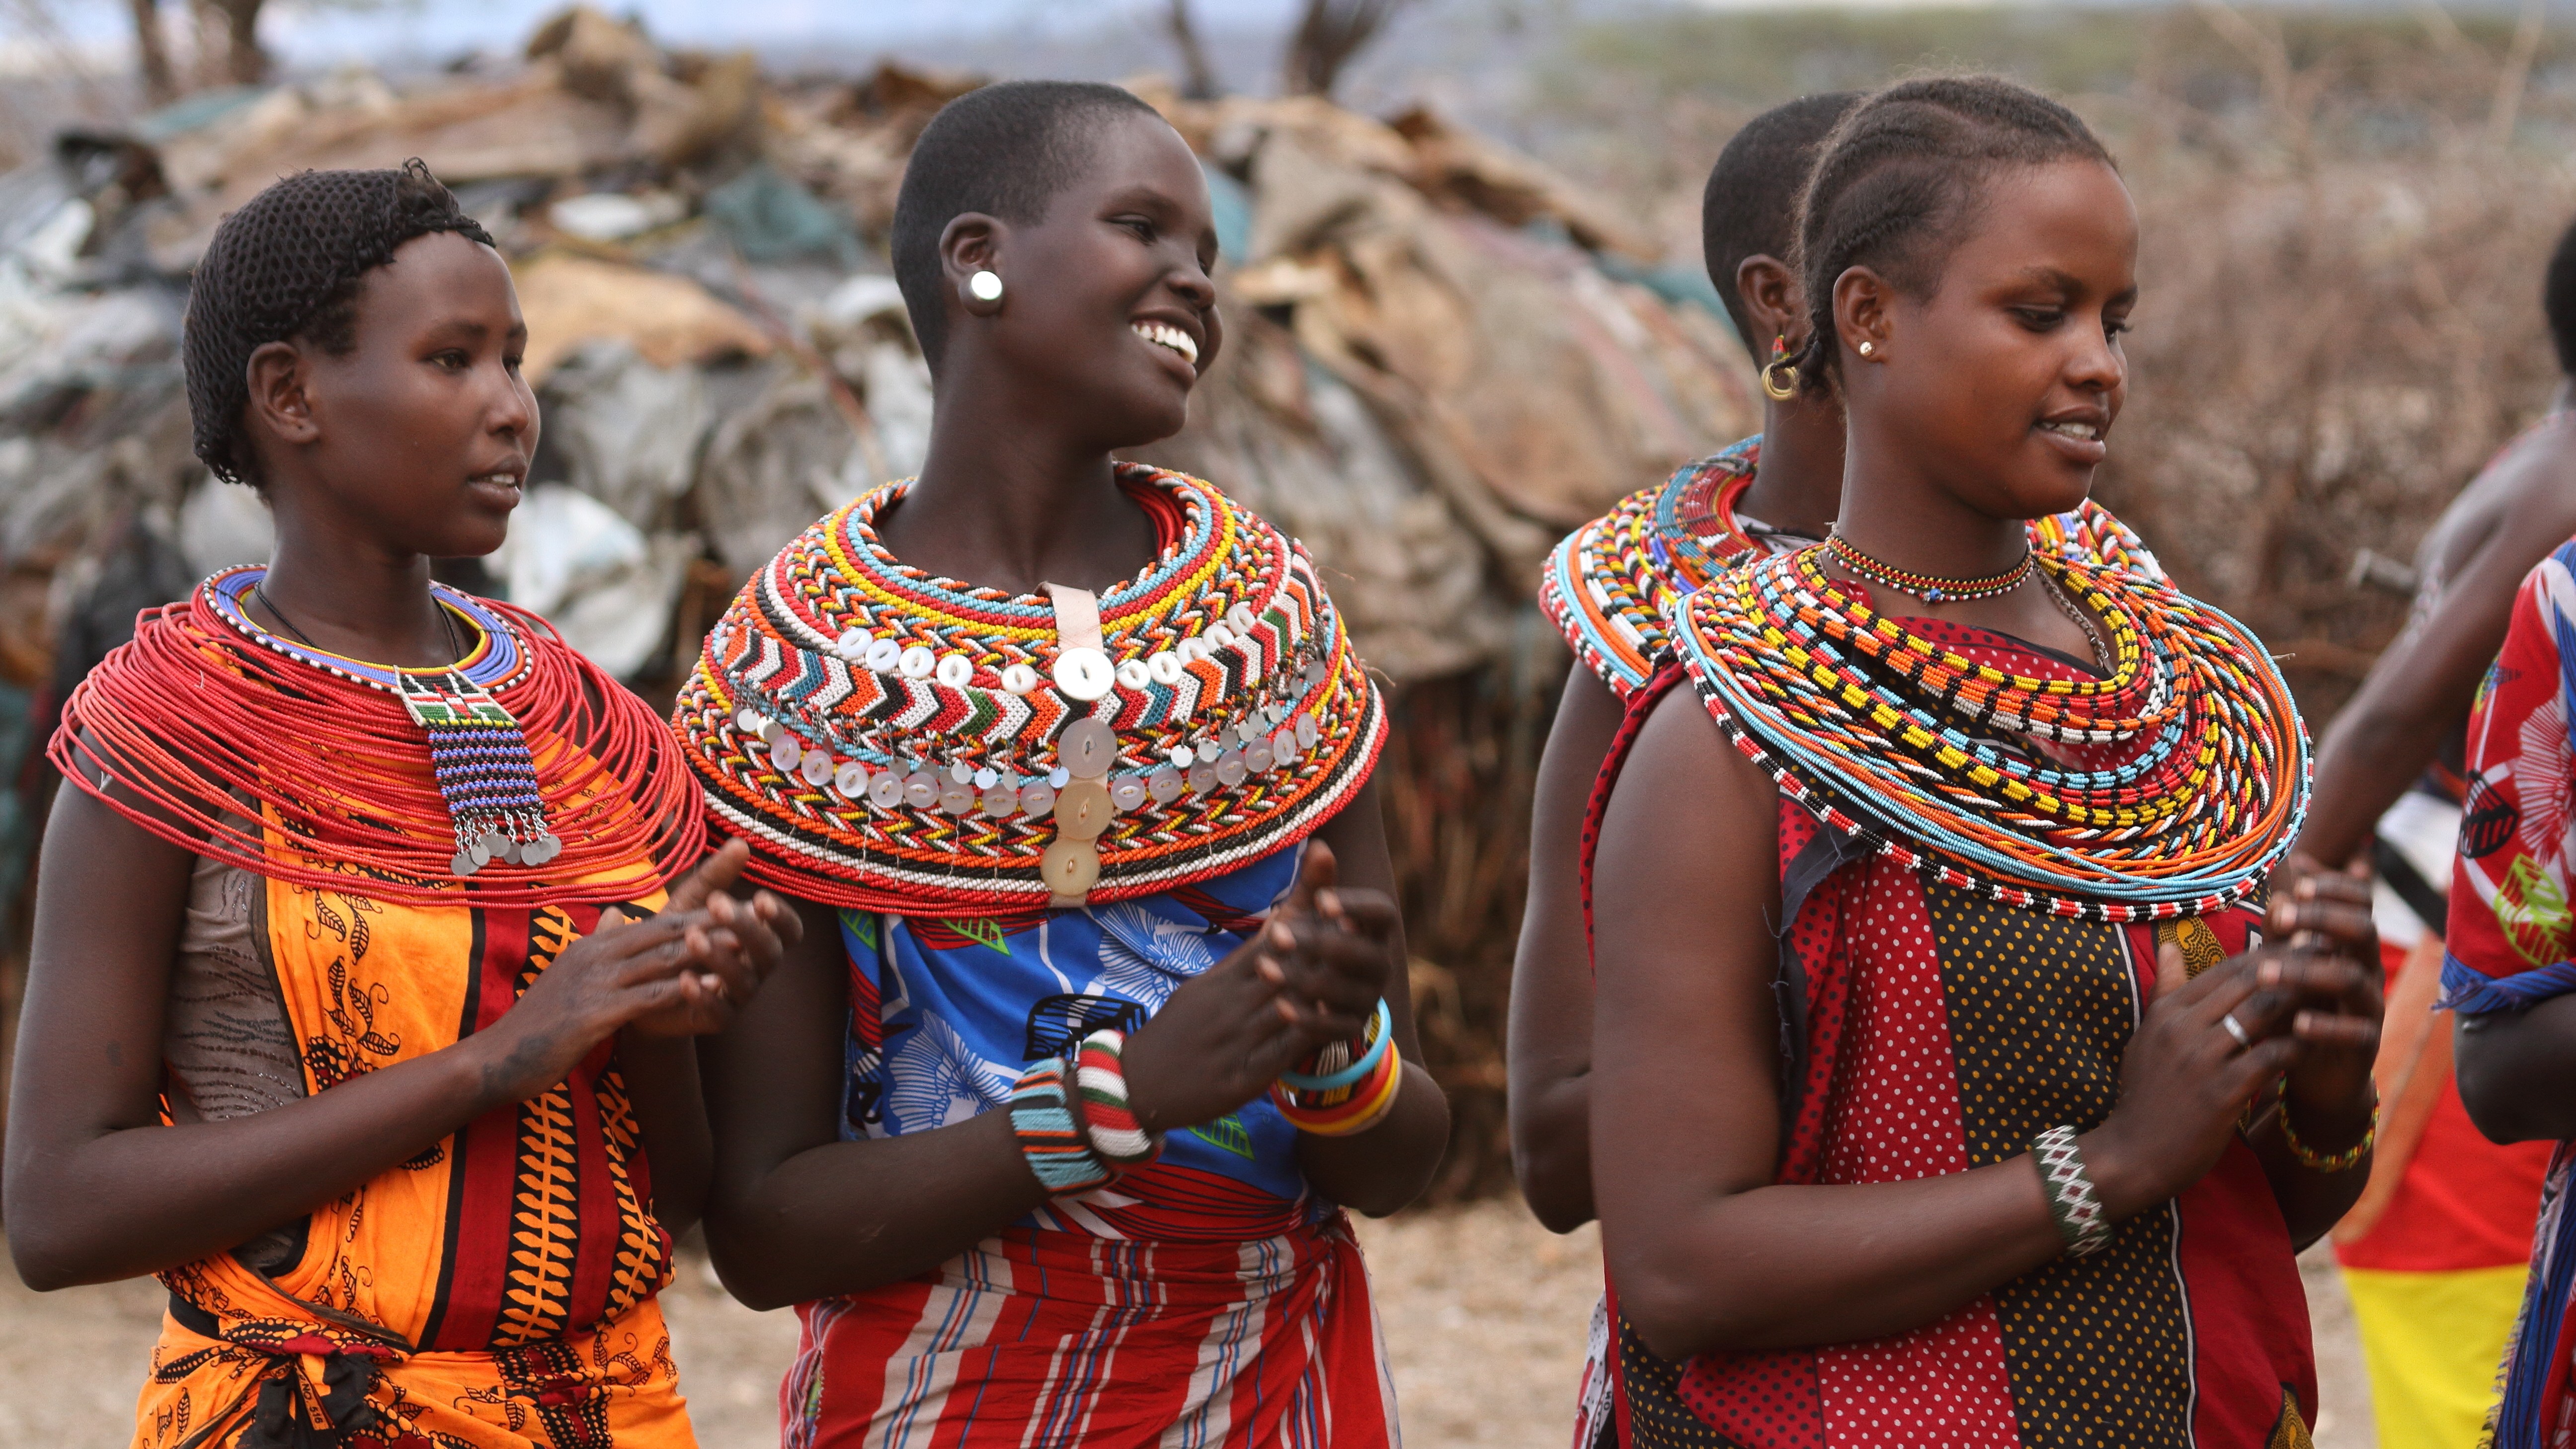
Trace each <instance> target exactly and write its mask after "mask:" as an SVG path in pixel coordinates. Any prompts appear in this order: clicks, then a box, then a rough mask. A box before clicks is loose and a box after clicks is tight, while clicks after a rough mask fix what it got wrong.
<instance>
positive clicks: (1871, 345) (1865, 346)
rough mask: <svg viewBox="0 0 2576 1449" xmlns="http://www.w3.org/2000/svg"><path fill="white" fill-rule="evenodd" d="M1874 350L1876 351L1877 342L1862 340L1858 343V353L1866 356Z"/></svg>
mask: <svg viewBox="0 0 2576 1449" xmlns="http://www.w3.org/2000/svg"><path fill="white" fill-rule="evenodd" d="M1876 351H1878V344H1877V343H1875V342H1864V343H1862V344H1861V345H1860V355H1861V356H1863V357H1867V356H1869V355H1870V354H1872V353H1874V352H1876Z"/></svg>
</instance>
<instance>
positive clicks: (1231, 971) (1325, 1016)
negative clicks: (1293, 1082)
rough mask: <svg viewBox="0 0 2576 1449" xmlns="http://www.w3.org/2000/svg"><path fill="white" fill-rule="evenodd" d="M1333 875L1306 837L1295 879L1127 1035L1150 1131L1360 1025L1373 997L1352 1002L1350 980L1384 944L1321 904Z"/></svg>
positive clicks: (1235, 1094)
mask: <svg viewBox="0 0 2576 1449" xmlns="http://www.w3.org/2000/svg"><path fill="white" fill-rule="evenodd" d="M1335 878H1336V868H1335V865H1334V861H1333V853H1332V851H1331V850H1330V849H1329V848H1327V847H1326V846H1324V845H1323V844H1321V843H1320V842H1316V843H1313V844H1310V845H1308V846H1307V848H1306V855H1305V859H1304V860H1303V861H1302V862H1301V863H1300V865H1299V866H1298V871H1297V883H1296V885H1295V886H1293V887H1292V888H1291V889H1290V890H1289V892H1288V895H1287V897H1286V899H1284V900H1282V901H1281V902H1280V903H1279V905H1278V906H1277V907H1275V908H1274V909H1273V910H1272V911H1271V913H1270V919H1269V920H1268V921H1267V922H1265V923H1264V924H1263V926H1262V927H1261V929H1260V930H1258V931H1256V932H1254V933H1253V934H1252V936H1251V937H1250V938H1248V939H1247V940H1245V941H1244V943H1243V944H1242V945H1240V946H1237V947H1235V948H1234V950H1233V951H1232V952H1230V953H1228V954H1227V956H1226V958H1225V959H1224V960H1222V961H1219V962H1218V963H1217V964H1216V965H1214V966H1212V967H1210V968H1209V969H1207V970H1206V971H1203V972H1201V973H1200V974H1199V975H1197V976H1195V977H1193V978H1191V979H1190V980H1189V981H1187V982H1184V983H1182V985H1181V986H1180V988H1179V989H1178V990H1176V991H1174V992H1173V993H1172V995H1171V999H1170V1000H1169V1001H1166V1002H1165V1003H1164V1004H1163V1009H1162V1010H1160V1011H1158V1012H1156V1013H1155V1014H1154V1019H1153V1020H1152V1021H1149V1022H1147V1023H1146V1024H1145V1025H1144V1026H1142V1027H1139V1028H1138V1029H1137V1031H1136V1033H1135V1035H1134V1036H1132V1037H1131V1038H1129V1040H1128V1042H1127V1045H1126V1048H1125V1050H1124V1052H1123V1053H1122V1060H1121V1065H1122V1066H1123V1067H1124V1069H1125V1071H1126V1076H1127V1105H1128V1106H1129V1108H1130V1109H1132V1110H1133V1111H1134V1112H1135V1113H1136V1119H1137V1121H1138V1122H1139V1123H1141V1124H1142V1125H1143V1126H1144V1127H1145V1129H1146V1130H1147V1131H1151V1132H1160V1131H1168V1130H1170V1129H1172V1128H1176V1127H1195V1126H1198V1125H1200V1124H1201V1123H1205V1122H1213V1121H1215V1120H1216V1119H1217V1118H1219V1117H1222V1116H1224V1115H1225V1114H1227V1113H1228V1112H1231V1111H1233V1110H1235V1109H1236V1108H1238V1107H1241V1106H1242V1105H1243V1104H1245V1103H1246V1102H1249V1101H1251V1100H1253V1099H1254V1098H1256V1097H1258V1096H1260V1095H1261V1094H1262V1093H1263V1092H1266V1091H1268V1090H1269V1089H1270V1084H1271V1083H1272V1082H1273V1081H1275V1080H1277V1079H1278V1076H1279V1074H1280V1073H1281V1072H1283V1071H1286V1070H1288V1069H1289V1068H1290V1067H1291V1066H1294V1065H1295V1064H1296V1063H1297V1061H1298V1060H1299V1059H1300V1058H1302V1057H1304V1056H1305V1055H1307V1054H1308V1053H1310V1052H1312V1051H1314V1050H1315V1049H1316V1048H1317V1047H1320V1046H1322V1045H1323V1044H1324V1043H1326V1042H1330V1041H1339V1040H1343V1039H1346V1038H1350V1037H1356V1036H1358V1035H1360V1034H1361V1033H1362V1032H1364V1031H1365V1030H1367V1028H1368V1012H1369V1010H1370V1009H1371V1007H1373V1006H1374V1004H1375V1000H1376V998H1375V996H1374V994H1370V995H1369V997H1368V1003H1367V1004H1366V1005H1360V1004H1355V1003H1357V1001H1358V996H1357V995H1356V994H1355V993H1354V991H1353V990H1352V989H1350V988H1349V986H1348V981H1349V980H1350V979H1351V978H1353V977H1355V976H1365V975H1366V971H1367V968H1368V967H1370V966H1372V965H1376V964H1377V963H1378V961H1379V959H1380V958H1382V957H1383V955H1384V951H1385V948H1384V946H1383V944H1382V943H1379V942H1376V941H1372V940H1370V939H1369V938H1368V937H1367V936H1366V935H1364V934H1363V933H1362V932H1360V931H1359V930H1355V929H1351V928H1350V927H1349V926H1346V925H1345V924H1343V923H1342V920H1341V919H1340V918H1339V917H1337V915H1336V914H1335V913H1333V912H1328V911H1325V910H1323V909H1322V908H1321V907H1320V906H1319V904H1318V902H1317V899H1316V898H1317V897H1318V896H1319V895H1321V894H1322V893H1324V892H1326V891H1328V890H1331V889H1332V888H1333V883H1334V880H1335ZM1380 974H1381V975H1382V974H1383V972H1382V970H1381V972H1380Z"/></svg>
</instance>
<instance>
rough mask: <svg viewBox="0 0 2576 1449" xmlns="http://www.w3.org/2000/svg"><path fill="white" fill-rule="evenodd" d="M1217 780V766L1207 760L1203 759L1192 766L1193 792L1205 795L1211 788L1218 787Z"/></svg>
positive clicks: (1191, 785) (1191, 782)
mask: <svg viewBox="0 0 2576 1449" xmlns="http://www.w3.org/2000/svg"><path fill="white" fill-rule="evenodd" d="M1216 782H1217V775H1216V766H1214V765H1212V764H1210V763H1208V762H1207V761H1205V760H1201V761H1199V762H1198V763H1197V764H1195V765H1192V766H1190V791H1191V793H1193V794H1197V795H1204V794H1206V793H1207V792H1209V791H1210V790H1213V789H1215V788H1216Z"/></svg>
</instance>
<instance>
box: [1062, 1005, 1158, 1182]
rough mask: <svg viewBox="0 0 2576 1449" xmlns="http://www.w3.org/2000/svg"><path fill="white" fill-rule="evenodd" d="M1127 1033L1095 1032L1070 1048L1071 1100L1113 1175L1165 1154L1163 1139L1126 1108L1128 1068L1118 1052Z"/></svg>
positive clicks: (1124, 1047)
mask: <svg viewBox="0 0 2576 1449" xmlns="http://www.w3.org/2000/svg"><path fill="white" fill-rule="evenodd" d="M1126 1045H1127V1034H1126V1033H1125V1032H1120V1031H1095V1032H1093V1033H1092V1034H1091V1035H1089V1036H1087V1037H1084V1038H1083V1039H1082V1045H1081V1046H1079V1047H1076V1048H1075V1049H1074V1058H1073V1061H1074V1067H1073V1080H1074V1087H1075V1095H1076V1096H1077V1097H1079V1098H1080V1099H1081V1103H1082V1125H1083V1128H1084V1130H1085V1131H1086V1132H1088V1133H1089V1135H1090V1138H1091V1150H1092V1151H1094V1152H1096V1153H1098V1154H1099V1155H1100V1156H1101V1158H1102V1159H1103V1160H1104V1161H1106V1162H1107V1163H1108V1164H1109V1170H1110V1172H1111V1173H1112V1175H1115V1174H1119V1173H1123V1172H1126V1171H1127V1170H1129V1169H1131V1168H1137V1167H1142V1166H1144V1165H1145V1164H1146V1163H1149V1162H1151V1161H1153V1160H1154V1159H1155V1158H1157V1157H1160V1156H1162V1155H1163V1136H1162V1134H1161V1133H1159V1132H1148V1131H1146V1130H1145V1128H1144V1126H1143V1124H1141V1123H1139V1122H1138V1121H1137V1120H1136V1112H1135V1109H1134V1108H1132V1107H1130V1106H1128V1105H1127V1069H1126V1065H1125V1063H1124V1062H1123V1061H1122V1060H1121V1053H1122V1052H1124V1051H1125V1049H1126Z"/></svg>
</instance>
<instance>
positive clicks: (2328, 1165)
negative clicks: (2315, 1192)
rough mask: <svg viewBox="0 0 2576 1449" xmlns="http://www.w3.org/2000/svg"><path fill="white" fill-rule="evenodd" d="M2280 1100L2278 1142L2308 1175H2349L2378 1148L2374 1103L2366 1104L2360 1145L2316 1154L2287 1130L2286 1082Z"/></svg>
mask: <svg viewBox="0 0 2576 1449" xmlns="http://www.w3.org/2000/svg"><path fill="white" fill-rule="evenodd" d="M2280 1097H2281V1142H2282V1144H2283V1145H2284V1146H2287V1147H2288V1148H2289V1149H2290V1157H2291V1159H2292V1160H2293V1161H2295V1162H2297V1163H2298V1164H2299V1165H2300V1166H2301V1167H2304V1168H2306V1169H2307V1170H2308V1171H2310V1172H2316V1173H2324V1174H2326V1175H2329V1176H2331V1175H2332V1174H2335V1173H2338V1172H2350V1171H2352V1170H2353V1169H2354V1168H2356V1167H2359V1166H2361V1160H2362V1159H2363V1158H2365V1157H2368V1156H2369V1155H2370V1149H2371V1148H2373V1147H2375V1146H2377V1145H2378V1144H2379V1104H2378V1103H2377V1102H2375V1101H2374V1102H2372V1103H2371V1104H2370V1125H2369V1126H2368V1127H2365V1128H2363V1129H2362V1133H2361V1140H2360V1141H2358V1142H2356V1143H2354V1144H2352V1145H2351V1146H2350V1147H2347V1148H2345V1149H2344V1150H2343V1151H2341V1152H2319V1151H2316V1150H2315V1149H2313V1148H2311V1147H2309V1146H2308V1144H2306V1143H2304V1142H2301V1141H2300V1140H2299V1134H2298V1133H2297V1132H2296V1131H2294V1130H2292V1129H2291V1127H2290V1087H2289V1083H2288V1082H2287V1081H2284V1082H2283V1083H2282V1084H2281V1091H2280Z"/></svg>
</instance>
